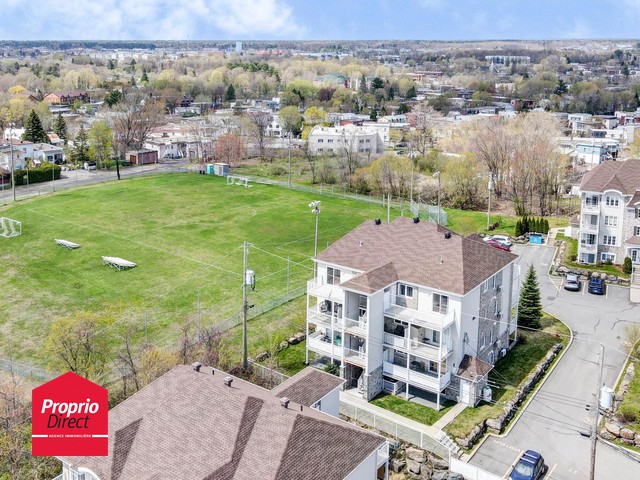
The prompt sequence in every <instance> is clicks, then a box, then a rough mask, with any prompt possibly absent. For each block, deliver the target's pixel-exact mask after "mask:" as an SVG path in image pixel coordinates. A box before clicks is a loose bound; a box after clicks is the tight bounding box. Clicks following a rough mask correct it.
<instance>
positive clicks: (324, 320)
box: [307, 308, 343, 328]
mask: <svg viewBox="0 0 640 480" xmlns="http://www.w3.org/2000/svg"><path fill="white" fill-rule="evenodd" d="M307 321H308V322H309V323H314V324H315V325H322V326H324V327H331V328H342V326H343V321H342V318H341V317H340V316H338V314H336V313H334V314H333V315H331V314H330V313H328V312H321V311H318V310H316V309H315V308H309V309H308V310H307Z"/></svg>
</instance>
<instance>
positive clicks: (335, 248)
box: [316, 217, 517, 294]
mask: <svg viewBox="0 0 640 480" xmlns="http://www.w3.org/2000/svg"><path fill="white" fill-rule="evenodd" d="M447 232H448V233H450V238H446V237H445V233H447ZM316 258H317V260H318V261H321V262H325V263H329V264H333V265H337V266H342V267H346V268H351V269H353V270H356V271H360V272H362V273H363V274H367V277H366V278H364V277H363V278H362V279H351V280H350V281H348V282H344V284H343V286H345V287H348V288H356V286H358V287H360V288H359V290H360V291H363V288H364V287H369V288H374V287H376V288H377V289H379V288H382V286H387V285H389V284H390V283H393V282H395V281H396V280H395V277H393V276H392V275H390V272H391V267H390V264H391V263H392V264H393V270H394V271H395V274H396V276H397V280H399V281H403V282H407V283H413V284H415V285H424V286H427V287H430V288H434V289H437V290H442V291H446V292H451V293H457V294H466V293H467V292H469V291H471V290H472V289H474V288H475V287H477V286H478V285H479V284H481V283H482V282H484V281H485V280H486V279H487V278H489V277H490V276H491V275H493V274H495V273H496V272H498V271H499V270H501V269H502V268H504V267H505V266H506V265H508V264H509V263H511V262H513V261H514V260H515V259H516V258H517V256H516V255H514V254H512V253H509V252H505V251H503V250H498V249H496V248H492V247H491V246H489V245H487V244H485V243H484V242H482V241H480V240H476V239H473V238H465V237H463V236H461V235H459V234H457V233H454V232H452V231H451V230H449V229H447V228H445V227H442V226H438V225H437V224H435V223H433V222H426V221H422V222H419V223H414V221H413V219H410V218H404V217H400V218H397V219H395V220H394V221H393V222H391V223H382V224H380V225H376V224H375V222H374V221H373V220H370V221H367V222H365V223H363V224H361V225H360V226H358V227H357V228H355V229H354V230H352V231H351V232H349V233H347V234H346V235H345V236H344V237H342V238H341V239H339V240H338V241H336V242H335V243H334V244H333V245H331V246H330V247H329V248H327V249H326V250H324V251H323V252H322V253H320V254H319V255H318V256H317V257H316ZM377 269H381V270H380V272H379V273H378V272H376V270H377ZM383 272H384V275H383V274H382V273H383ZM374 273H375V274H374ZM382 278H384V281H387V280H388V283H386V285H382V286H380V285H381V283H382V282H381V281H380V280H381V279H382ZM374 280H375V281H374ZM350 282H353V285H351V284H350Z"/></svg>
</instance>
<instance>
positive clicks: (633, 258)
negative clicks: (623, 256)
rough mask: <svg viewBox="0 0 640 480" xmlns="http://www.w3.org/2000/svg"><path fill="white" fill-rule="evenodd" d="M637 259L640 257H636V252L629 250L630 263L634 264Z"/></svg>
mask: <svg viewBox="0 0 640 480" xmlns="http://www.w3.org/2000/svg"><path fill="white" fill-rule="evenodd" d="M639 258H640V255H638V250H631V261H632V262H634V263H635V262H637V261H638V259H639Z"/></svg>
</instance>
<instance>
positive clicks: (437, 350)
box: [411, 339, 451, 362]
mask: <svg viewBox="0 0 640 480" xmlns="http://www.w3.org/2000/svg"><path fill="white" fill-rule="evenodd" d="M411 352H412V353H413V354H414V355H419V356H421V357H423V358H426V359H429V360H435V361H438V362H439V361H441V360H442V359H443V358H446V357H447V355H449V353H451V349H450V348H449V347H448V346H447V345H442V344H441V345H433V344H430V343H425V342H421V341H418V340H413V339H411Z"/></svg>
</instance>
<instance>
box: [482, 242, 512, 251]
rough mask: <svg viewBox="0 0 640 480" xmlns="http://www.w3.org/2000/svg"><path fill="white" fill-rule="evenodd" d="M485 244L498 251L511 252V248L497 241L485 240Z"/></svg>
mask: <svg viewBox="0 0 640 480" xmlns="http://www.w3.org/2000/svg"><path fill="white" fill-rule="evenodd" d="M485 243H486V244H487V245H489V246H490V247H493V248H497V249H499V250H504V251H505V252H510V251H511V248H510V247H509V246H508V245H505V244H503V243H501V242H498V241H497V240H487V241H486V242H485Z"/></svg>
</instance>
